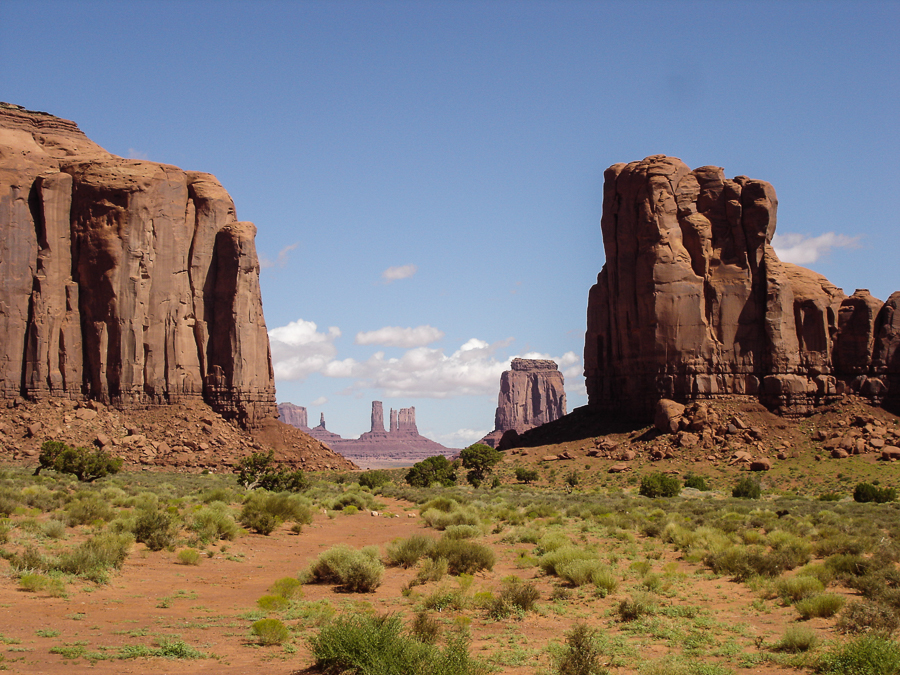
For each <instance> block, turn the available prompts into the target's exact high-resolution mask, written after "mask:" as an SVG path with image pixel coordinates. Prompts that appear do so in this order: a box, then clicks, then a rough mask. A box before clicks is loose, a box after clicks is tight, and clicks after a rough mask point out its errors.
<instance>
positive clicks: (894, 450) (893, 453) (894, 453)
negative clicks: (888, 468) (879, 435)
mask: <svg viewBox="0 0 900 675" xmlns="http://www.w3.org/2000/svg"><path fill="white" fill-rule="evenodd" d="M881 458H882V459H900V448H898V447H897V446H895V445H886V446H884V448H882V450H881Z"/></svg>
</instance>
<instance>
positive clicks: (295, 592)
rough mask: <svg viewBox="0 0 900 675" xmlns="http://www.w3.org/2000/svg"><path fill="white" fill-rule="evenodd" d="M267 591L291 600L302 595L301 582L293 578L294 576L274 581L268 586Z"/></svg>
mask: <svg viewBox="0 0 900 675" xmlns="http://www.w3.org/2000/svg"><path fill="white" fill-rule="evenodd" d="M269 593H271V594H273V595H280V596H281V597H282V598H285V599H287V600H291V599H293V598H295V597H300V596H302V595H303V584H301V583H300V580H299V579H295V578H294V577H284V578H282V579H279V580H278V581H276V582H274V583H273V584H272V585H271V586H270V587H269Z"/></svg>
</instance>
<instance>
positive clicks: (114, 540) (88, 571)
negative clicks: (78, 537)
mask: <svg viewBox="0 0 900 675" xmlns="http://www.w3.org/2000/svg"><path fill="white" fill-rule="evenodd" d="M132 543H134V539H133V538H132V536H131V535H130V534H113V533H111V532H107V533H103V534H99V535H97V536H96V537H91V538H90V539H88V540H87V541H85V542H83V543H82V544H80V545H78V546H76V547H75V548H74V549H72V550H71V551H68V552H67V553H64V554H62V555H61V556H60V557H59V560H58V561H57V562H56V563H55V564H54V565H53V568H54V569H57V570H59V571H61V572H66V573H67V574H75V575H77V576H82V577H85V578H86V579H90V580H92V581H97V582H103V581H106V574H107V572H108V571H109V570H110V569H119V568H120V567H122V564H123V563H124V562H125V558H127V557H128V551H129V550H130V549H131V545H132Z"/></svg>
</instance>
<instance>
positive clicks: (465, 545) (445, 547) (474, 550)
mask: <svg viewBox="0 0 900 675" xmlns="http://www.w3.org/2000/svg"><path fill="white" fill-rule="evenodd" d="M429 555H430V556H431V557H432V558H433V559H438V558H444V559H445V560H446V561H447V569H448V571H449V572H450V574H475V573H476V572H480V571H481V570H492V569H493V568H494V562H496V556H495V555H494V552H493V551H492V550H491V549H489V548H488V547H487V546H485V545H484V544H478V543H476V542H473V541H468V540H466V539H444V538H442V539H440V540H438V542H437V544H435V547H434V549H432V551H431V553H430V554H429Z"/></svg>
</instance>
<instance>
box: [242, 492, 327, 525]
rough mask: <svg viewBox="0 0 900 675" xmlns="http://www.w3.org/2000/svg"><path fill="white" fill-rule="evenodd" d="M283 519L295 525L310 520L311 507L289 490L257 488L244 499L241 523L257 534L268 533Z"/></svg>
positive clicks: (303, 523) (306, 522)
mask: <svg viewBox="0 0 900 675" xmlns="http://www.w3.org/2000/svg"><path fill="white" fill-rule="evenodd" d="M285 521H292V522H294V523H295V524H296V525H308V524H309V523H311V522H312V508H311V507H310V505H309V503H308V501H307V500H305V499H303V498H302V497H299V496H298V495H293V494H290V493H289V492H280V493H275V492H267V491H265V490H257V491H255V492H252V493H250V495H248V496H247V498H246V499H245V500H244V505H243V507H242V509H241V515H240V522H241V524H242V525H243V526H244V527H246V528H248V529H251V530H253V531H255V532H258V533H259V534H264V535H269V534H272V532H274V531H275V529H276V528H278V527H279V526H280V525H281V524H282V523H284V522H285Z"/></svg>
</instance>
